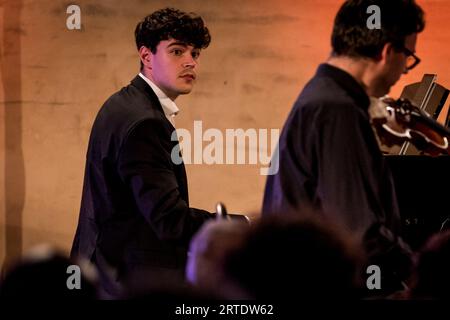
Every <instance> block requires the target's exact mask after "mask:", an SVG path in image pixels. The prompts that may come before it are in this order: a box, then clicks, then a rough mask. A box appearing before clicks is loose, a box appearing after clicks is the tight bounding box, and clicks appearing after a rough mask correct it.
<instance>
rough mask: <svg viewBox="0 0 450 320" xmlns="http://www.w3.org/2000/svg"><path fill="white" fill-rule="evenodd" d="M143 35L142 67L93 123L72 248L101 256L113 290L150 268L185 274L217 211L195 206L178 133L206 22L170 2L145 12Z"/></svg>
mask: <svg viewBox="0 0 450 320" xmlns="http://www.w3.org/2000/svg"><path fill="white" fill-rule="evenodd" d="M135 38H136V46H137V50H138V52H139V56H140V62H141V70H140V73H139V75H137V76H136V77H135V78H134V79H133V80H132V81H131V83H130V84H129V85H128V86H126V87H124V88H122V89H121V90H120V91H119V92H117V93H115V94H113V95H112V96H111V97H110V98H109V99H108V100H107V101H106V102H105V104H104V105H103V106H102V108H101V109H100V111H99V113H98V115H97V117H96V119H95V122H94V125H93V127H92V132H91V136H90V140H89V147H88V151H87V158H86V169H85V178H84V186H83V194H82V201H81V209H80V216H79V222H78V228H77V231H76V235H75V239H74V243H73V247H72V252H71V255H72V256H82V257H85V258H88V259H90V260H91V261H92V262H94V263H95V265H96V266H97V267H98V270H99V274H100V280H101V281H100V282H101V285H102V289H103V291H104V294H105V296H107V297H114V296H117V294H120V291H121V288H122V287H123V280H124V279H126V278H127V277H128V276H129V275H130V274H132V273H136V272H138V271H140V270H143V269H145V270H146V271H153V272H154V275H156V276H157V277H158V278H159V279H160V280H161V279H165V278H169V279H172V280H173V279H178V278H179V279H180V281H181V280H182V277H183V274H184V266H185V261H186V255H187V247H188V244H189V241H190V239H191V237H192V236H193V234H194V233H195V232H196V231H197V230H198V229H199V227H200V226H201V225H202V224H203V222H204V221H205V220H207V219H209V218H211V217H212V214H211V213H209V212H206V211H204V210H200V209H194V208H190V207H189V199H188V185H187V180H186V172H185V168H184V165H183V163H181V164H176V163H178V162H174V161H173V159H172V153H173V150H178V149H177V148H178V141H172V139H171V137H172V134H173V132H174V130H175V128H174V120H173V118H174V116H175V115H176V114H177V112H178V107H177V105H176V104H175V100H176V98H177V97H178V96H179V95H182V94H188V93H190V92H191V90H192V88H193V86H194V84H195V81H196V78H197V68H198V63H199V58H200V52H201V50H202V49H205V48H206V47H208V45H209V43H210V41H211V37H210V34H209V31H208V28H207V27H206V26H205V25H204V22H203V20H202V18H201V17H198V16H196V15H195V14H191V13H189V14H188V13H184V12H181V11H179V10H176V9H172V8H166V9H162V10H158V11H156V12H154V13H152V14H150V15H148V16H147V17H145V18H144V19H143V20H142V21H141V22H139V23H138V25H137V27H136V30H135Z"/></svg>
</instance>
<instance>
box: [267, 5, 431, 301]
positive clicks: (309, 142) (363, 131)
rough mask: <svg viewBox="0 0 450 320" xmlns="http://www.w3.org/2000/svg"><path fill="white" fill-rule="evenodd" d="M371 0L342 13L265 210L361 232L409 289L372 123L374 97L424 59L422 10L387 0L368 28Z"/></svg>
mask: <svg viewBox="0 0 450 320" xmlns="http://www.w3.org/2000/svg"><path fill="white" fill-rule="evenodd" d="M373 3H374V1H364V0H363V1H353V0H350V1H346V2H345V3H344V4H343V5H342V7H341V8H340V10H339V12H338V13H337V16H336V18H335V22H334V28H333V33H332V54H331V56H330V57H329V59H328V60H327V61H326V63H324V64H321V65H320V66H319V68H318V69H317V72H316V74H315V75H314V77H313V78H312V79H311V80H310V81H309V82H308V83H307V84H306V86H305V87H304V89H303V91H302V93H301V94H300V96H299V97H298V99H297V101H296V103H295V104H294V107H293V109H292V110H291V112H290V115H289V117H288V119H287V121H286V123H285V125H284V128H283V131H282V134H281V137H280V141H279V150H278V151H279V155H278V156H279V159H278V160H279V172H278V173H277V174H275V175H273V176H270V177H269V178H268V180H267V184H266V189H265V195H264V203H263V214H280V213H289V212H292V211H294V212H295V213H297V214H301V212H306V211H309V210H310V209H311V208H312V209H314V210H317V212H318V214H322V215H323V217H324V218H325V219H330V220H334V221H335V222H337V223H340V224H341V225H342V226H343V228H348V229H349V230H351V231H352V232H354V233H355V234H361V236H362V237H364V245H365V248H366V251H367V255H368V258H369V261H368V263H369V264H377V265H379V266H380V268H381V276H382V283H383V288H382V289H385V290H386V292H388V291H393V290H397V289H402V288H401V284H402V281H403V280H404V279H405V278H406V277H407V276H408V268H409V261H410V259H409V253H410V252H409V247H408V246H407V245H405V244H404V243H403V241H402V240H401V239H400V238H399V237H398V236H399V234H400V217H399V211H398V205H397V200H396V194H395V190H394V185H393V180H392V176H391V173H390V170H389V168H388V167H387V164H386V162H385V160H384V158H383V156H382V154H381V152H380V150H379V147H378V144H377V141H376V138H375V135H374V131H373V129H372V127H371V124H370V119H369V114H368V107H369V104H370V99H369V97H382V96H384V95H385V94H387V93H388V92H389V90H390V88H391V86H393V85H394V84H395V83H396V82H397V80H399V78H400V77H401V75H402V74H403V73H406V72H408V71H409V70H411V69H412V68H414V67H415V66H416V65H417V61H418V60H417V59H416V55H415V53H414V52H415V48H416V42H417V35H418V33H420V32H421V31H422V30H423V29H424V20H423V12H422V10H421V8H420V7H419V6H418V5H416V4H415V3H414V1H405V0H392V1H383V2H382V1H380V3H379V8H380V10H381V12H382V15H381V16H380V18H381V29H376V28H375V29H370V28H369V27H368V25H369V22H370V21H369V20H368V18H369V16H370V15H369V14H367V12H366V10H367V8H368V7H369V6H370V5H372V4H373ZM276 156H277V155H276ZM275 160H277V159H274V161H275Z"/></svg>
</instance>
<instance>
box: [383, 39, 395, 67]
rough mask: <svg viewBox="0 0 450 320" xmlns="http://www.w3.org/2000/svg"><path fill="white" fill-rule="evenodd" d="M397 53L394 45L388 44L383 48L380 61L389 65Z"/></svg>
mask: <svg viewBox="0 0 450 320" xmlns="http://www.w3.org/2000/svg"><path fill="white" fill-rule="evenodd" d="M395 53H396V51H395V49H394V46H393V45H392V43H390V42H387V43H386V44H385V45H384V46H383V49H382V50H381V53H380V60H381V61H383V62H384V63H389V62H390V61H391V60H392V59H393V58H394V54H395Z"/></svg>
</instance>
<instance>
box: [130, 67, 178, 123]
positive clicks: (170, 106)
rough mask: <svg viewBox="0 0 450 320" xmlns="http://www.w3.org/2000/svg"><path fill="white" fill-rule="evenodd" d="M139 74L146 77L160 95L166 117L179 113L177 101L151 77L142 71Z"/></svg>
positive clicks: (154, 90)
mask: <svg viewBox="0 0 450 320" xmlns="http://www.w3.org/2000/svg"><path fill="white" fill-rule="evenodd" d="M139 76H140V77H141V78H142V79H144V81H145V82H147V84H148V85H149V86H150V87H151V88H152V90H153V92H154V93H155V94H156V96H157V97H158V100H159V102H160V103H161V106H162V108H163V110H164V114H165V115H166V117H174V116H176V115H177V114H178V112H179V111H180V109H178V106H177V105H176V103H175V102H174V101H173V100H172V99H170V98H169V97H168V96H167V95H166V94H165V93H164V92H163V91H162V90H161V89H160V88H158V86H157V85H156V84H154V83H153V82H152V81H151V80H150V79H149V78H147V77H146V76H144V75H143V74H142V73H141V72H140V73H139Z"/></svg>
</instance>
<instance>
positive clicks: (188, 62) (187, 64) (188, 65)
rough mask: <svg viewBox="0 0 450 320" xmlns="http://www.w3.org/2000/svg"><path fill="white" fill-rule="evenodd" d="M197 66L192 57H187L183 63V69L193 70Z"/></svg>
mask: <svg viewBox="0 0 450 320" xmlns="http://www.w3.org/2000/svg"><path fill="white" fill-rule="evenodd" d="M196 66H197V60H195V59H194V57H193V56H192V55H188V56H187V58H186V61H184V63H183V67H185V68H194V67H196Z"/></svg>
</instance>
